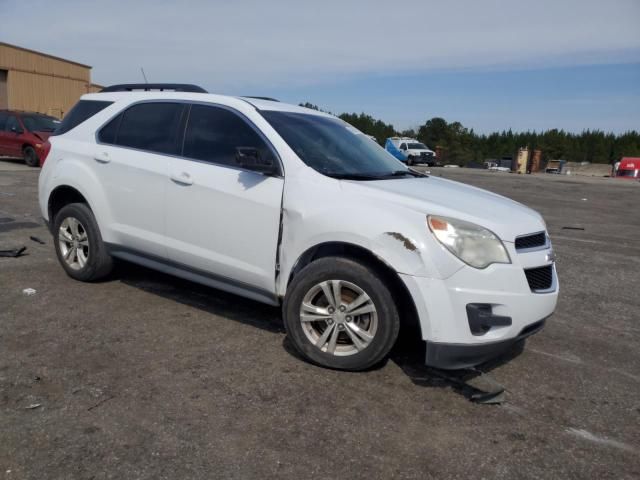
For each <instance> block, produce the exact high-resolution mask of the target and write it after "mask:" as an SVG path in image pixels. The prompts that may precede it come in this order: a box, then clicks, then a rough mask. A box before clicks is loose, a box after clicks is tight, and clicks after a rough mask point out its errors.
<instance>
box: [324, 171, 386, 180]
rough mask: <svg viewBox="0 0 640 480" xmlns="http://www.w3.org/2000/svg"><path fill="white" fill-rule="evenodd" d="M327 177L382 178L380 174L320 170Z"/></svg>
mask: <svg viewBox="0 0 640 480" xmlns="http://www.w3.org/2000/svg"><path fill="white" fill-rule="evenodd" d="M322 173H323V174H324V175H326V176H327V177H331V178H337V179H338V180H380V179H381V178H384V177H383V176H380V175H366V174H363V173H339V172H322Z"/></svg>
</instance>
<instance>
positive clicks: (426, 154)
mask: <svg viewBox="0 0 640 480" xmlns="http://www.w3.org/2000/svg"><path fill="white" fill-rule="evenodd" d="M420 156H421V157H422V158H431V157H433V153H429V152H420Z"/></svg>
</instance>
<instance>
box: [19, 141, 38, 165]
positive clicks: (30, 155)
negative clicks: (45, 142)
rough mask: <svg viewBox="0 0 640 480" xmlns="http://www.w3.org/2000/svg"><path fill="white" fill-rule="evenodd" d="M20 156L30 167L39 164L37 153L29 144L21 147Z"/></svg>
mask: <svg viewBox="0 0 640 480" xmlns="http://www.w3.org/2000/svg"><path fill="white" fill-rule="evenodd" d="M22 158H24V163H26V164H27V165H29V166H30V167H37V166H39V165H40V159H39V158H38V154H37V153H36V150H35V148H33V147H31V146H26V147H24V148H23V149H22Z"/></svg>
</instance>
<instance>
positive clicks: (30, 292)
mask: <svg viewBox="0 0 640 480" xmlns="http://www.w3.org/2000/svg"><path fill="white" fill-rule="evenodd" d="M22 293H24V294H25V295H26V296H27V297H30V296H31V295H35V294H36V289H35V288H25V289H24V290H22Z"/></svg>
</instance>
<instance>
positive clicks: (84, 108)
mask: <svg viewBox="0 0 640 480" xmlns="http://www.w3.org/2000/svg"><path fill="white" fill-rule="evenodd" d="M112 103H113V102H105V101H102V100H80V101H79V102H78V103H76V104H75V106H74V107H73V108H72V109H71V110H69V113H67V114H66V115H65V117H64V118H63V119H62V123H60V125H59V126H58V128H57V129H56V130H55V132H53V135H62V134H63V133H66V132H68V131H69V130H71V129H72V128H75V127H77V126H78V125H80V124H81V123H82V122H84V121H85V120H87V119H89V118H91V117H93V116H94V115H95V114H96V113H98V112H99V111H101V110H104V109H105V108H107V107H108V106H109V105H111V104H112Z"/></svg>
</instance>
